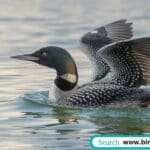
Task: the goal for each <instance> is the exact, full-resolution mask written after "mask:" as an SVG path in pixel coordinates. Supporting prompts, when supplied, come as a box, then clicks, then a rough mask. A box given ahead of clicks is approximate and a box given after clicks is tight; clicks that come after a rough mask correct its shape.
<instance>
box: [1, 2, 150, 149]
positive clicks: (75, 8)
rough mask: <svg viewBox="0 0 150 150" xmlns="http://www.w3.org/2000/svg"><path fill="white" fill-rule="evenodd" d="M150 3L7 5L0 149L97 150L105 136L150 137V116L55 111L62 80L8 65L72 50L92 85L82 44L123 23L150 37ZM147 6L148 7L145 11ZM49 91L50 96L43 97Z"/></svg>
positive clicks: (39, 69)
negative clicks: (50, 50)
mask: <svg viewBox="0 0 150 150" xmlns="http://www.w3.org/2000/svg"><path fill="white" fill-rule="evenodd" d="M149 3H150V2H149V1H147V0H144V1H140V0H132V1H129V0H124V1H122V0H111V1H110V0H101V1H98V0H82V1H80V0H55V1H52V0H44V1H43V0H26V1H20V0H14V1H11V0H1V5H0V10H1V11H0V43H1V44H0V141H1V143H0V147H1V149H4V150H5V149H15V150H17V149H18V150H19V149H22V150H24V149H29V148H31V149H36V150H38V149H39V150H40V149H46V148H47V149H56V150H58V149H61V150H70V149H73V150H76V149H78V150H79V149H81V150H83V149H90V147H89V138H90V136H92V135H94V134H98V133H100V134H101V133H133V134H134V133H140V134H143V133H144V134H148V133H150V113H149V109H141V108H134V109H133V108H132V109H123V110H122V109H106V108H105V109H104V108H103V109H102V108H101V109H95V110H93V109H88V110H87V109H73V108H61V107H57V106H53V105H51V103H50V102H49V101H48V92H47V91H48V89H49V86H50V81H53V79H54V78H55V72H54V71H53V70H50V69H47V68H45V67H43V66H39V65H37V64H34V63H30V62H23V61H17V60H12V59H10V58H9V57H10V56H11V55H15V54H18V53H27V52H31V51H33V50H36V49H39V48H40V47H42V46H47V45H57V46H61V47H64V48H66V49H67V50H68V51H69V52H70V53H71V54H72V56H73V57H74V58H75V61H76V63H77V66H78V71H79V76H80V79H79V84H82V83H85V82H87V81H88V80H89V79H90V74H91V67H90V64H89V61H88V59H87V58H86V57H85V56H84V54H82V52H81V51H80V50H79V47H78V39H79V38H80V37H81V36H82V35H83V33H85V32H87V31H89V30H91V29H92V28H94V27H98V26H99V25H102V24H105V23H107V22H111V21H114V20H117V19H124V18H128V19H129V20H130V21H133V22H134V28H135V37H139V36H148V35H150V31H149V19H150V16H149V11H150V7H149ZM145 4H146V5H145ZM43 91H44V92H43Z"/></svg>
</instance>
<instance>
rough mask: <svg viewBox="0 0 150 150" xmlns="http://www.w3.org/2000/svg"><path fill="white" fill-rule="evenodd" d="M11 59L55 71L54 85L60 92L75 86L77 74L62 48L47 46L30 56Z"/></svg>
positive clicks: (18, 56) (69, 56)
mask: <svg viewBox="0 0 150 150" xmlns="http://www.w3.org/2000/svg"><path fill="white" fill-rule="evenodd" d="M12 58H16V59H20V60H27V61H32V62H35V63H38V64H40V65H44V66H47V67H50V68H52V69H55V70H56V73H57V77H56V79H55V84H56V86H57V87H59V88H60V89H61V90H64V91H67V90H71V89H73V88H74V86H75V85H76V84H77V80H78V73H77V67H76V64H75V62H74V60H73V58H72V56H71V55H70V54H69V53H68V52H67V51H66V50H65V49H63V48H59V47H55V46H49V47H44V48H41V49H39V50H37V51H35V52H33V53H31V54H24V55H17V56H12Z"/></svg>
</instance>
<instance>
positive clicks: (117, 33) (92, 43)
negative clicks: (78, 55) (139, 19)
mask: <svg viewBox="0 0 150 150" xmlns="http://www.w3.org/2000/svg"><path fill="white" fill-rule="evenodd" d="M131 25H132V23H130V22H129V23H128V22H127V20H118V21H115V22H112V23H109V24H106V25H104V26H102V27H99V28H95V29H94V30H92V31H91V32H88V33H86V34H84V35H83V36H82V37H81V39H80V46H81V50H82V51H83V52H84V53H85V54H86V55H87V56H88V57H89V59H90V60H91V63H92V65H93V66H94V71H93V72H94V74H93V81H96V80H101V79H103V78H104V77H105V76H107V74H108V73H109V72H110V67H109V65H108V64H107V63H106V61H105V60H104V59H103V57H99V58H98V57H97V55H96V52H97V51H98V50H99V49H100V48H102V47H103V46H106V45H108V44H110V43H113V42H118V41H121V40H126V39H130V38H131V37H132V36H133V31H132V27H131Z"/></svg>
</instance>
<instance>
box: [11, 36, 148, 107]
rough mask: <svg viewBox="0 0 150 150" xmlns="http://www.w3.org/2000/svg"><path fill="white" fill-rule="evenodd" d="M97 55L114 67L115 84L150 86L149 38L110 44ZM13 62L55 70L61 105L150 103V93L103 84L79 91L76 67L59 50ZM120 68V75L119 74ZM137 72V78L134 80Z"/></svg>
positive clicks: (94, 105)
mask: <svg viewBox="0 0 150 150" xmlns="http://www.w3.org/2000/svg"><path fill="white" fill-rule="evenodd" d="M125 44H127V45H130V49H127V48H126V47H125V49H124V45H125ZM118 45H119V46H118ZM120 46H122V47H120ZM97 54H98V55H100V56H101V55H102V56H103V57H104V59H105V61H106V62H107V63H108V64H109V65H110V66H111V69H112V71H114V76H113V77H114V78H115V80H116V81H118V82H119V81H120V78H122V79H123V78H124V76H126V77H129V78H130V80H132V81H137V77H141V78H143V79H142V80H140V79H141V78H138V79H139V80H138V81H139V82H138V83H139V84H142V83H144V82H145V83H147V84H149V83H150V82H149V81H150V70H147V71H146V70H145V69H146V68H147V69H149V67H150V59H149V56H150V38H140V39H133V40H127V41H125V42H119V43H115V44H110V45H108V46H106V47H103V48H102V50H99V51H98V52H97ZM133 55H135V57H137V59H136V61H132V60H135V57H134V59H133V58H132V56H133ZM12 58H16V59H21V60H27V61H33V62H35V63H38V64H40V65H44V66H47V67H50V68H52V69H55V70H56V74H57V75H56V78H55V80H54V83H55V86H56V95H55V97H56V99H55V102H56V103H57V104H58V105H64V106H66V105H68V106H73V107H99V106H111V105H112V106H114V105H117V104H120V106H122V107H123V106H126V105H130V106H131V105H132V106H135V105H139V106H148V105H149V102H150V92H149V91H145V90H144V89H141V88H136V87H134V88H133V87H132V88H131V87H127V86H122V85H117V84H112V83H101V82H100V81H95V82H89V83H87V84H84V85H82V86H80V87H77V86H76V85H77V82H78V72H77V67H76V64H75V62H74V60H73V58H72V57H71V55H70V54H69V53H68V52H67V51H66V50H65V49H62V48H59V47H54V46H50V47H44V48H41V49H40V50H38V51H36V52H34V53H32V54H25V55H17V56H13V57H12ZM120 68H121V71H120V72H119V71H118V70H120ZM122 71H123V72H122ZM135 72H136V73H137V76H135V74H134V73H135ZM132 73H133V74H132ZM145 73H146V74H145ZM114 78H112V80H114ZM117 78H118V80H117ZM135 79H136V80H135ZM140 81H141V82H140ZM143 81H144V82H143ZM58 94H59V95H58Z"/></svg>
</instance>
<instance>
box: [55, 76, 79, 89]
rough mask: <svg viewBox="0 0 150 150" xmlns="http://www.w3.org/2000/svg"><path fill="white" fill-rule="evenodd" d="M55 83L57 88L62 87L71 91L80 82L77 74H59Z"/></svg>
mask: <svg viewBox="0 0 150 150" xmlns="http://www.w3.org/2000/svg"><path fill="white" fill-rule="evenodd" d="M54 82H55V85H56V86H57V88H59V89H61V90H62V91H69V90H72V89H73V88H74V87H75V86H76V85H77V82H78V76H77V74H69V73H68V74H63V75H58V76H57V77H56V79H55V81H54Z"/></svg>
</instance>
